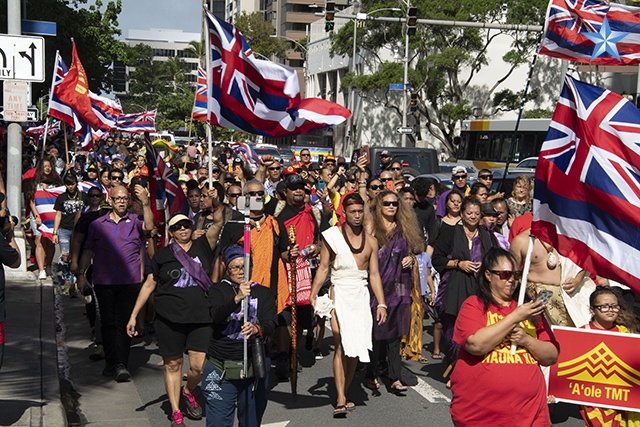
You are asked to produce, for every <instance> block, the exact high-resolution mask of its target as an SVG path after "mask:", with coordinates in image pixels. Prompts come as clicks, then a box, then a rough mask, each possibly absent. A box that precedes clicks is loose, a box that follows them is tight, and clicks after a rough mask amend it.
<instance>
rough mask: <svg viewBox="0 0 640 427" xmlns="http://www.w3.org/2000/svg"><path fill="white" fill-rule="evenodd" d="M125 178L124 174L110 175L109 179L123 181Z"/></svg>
mask: <svg viewBox="0 0 640 427" xmlns="http://www.w3.org/2000/svg"><path fill="white" fill-rule="evenodd" d="M123 178H124V177H122V176H110V177H109V179H110V180H111V181H122V179H123Z"/></svg>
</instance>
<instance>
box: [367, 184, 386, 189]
mask: <svg viewBox="0 0 640 427" xmlns="http://www.w3.org/2000/svg"><path fill="white" fill-rule="evenodd" d="M369 188H370V189H372V190H382V189H384V185H382V184H380V185H372V186H371V187H369Z"/></svg>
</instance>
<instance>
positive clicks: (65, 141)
mask: <svg viewBox="0 0 640 427" xmlns="http://www.w3.org/2000/svg"><path fill="white" fill-rule="evenodd" d="M87 126H88V125H87ZM62 127H63V128H64V158H65V160H66V161H65V162H64V165H65V168H66V166H67V163H69V146H68V143H67V124H66V123H65V122H62Z"/></svg>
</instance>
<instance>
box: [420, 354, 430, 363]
mask: <svg viewBox="0 0 640 427" xmlns="http://www.w3.org/2000/svg"><path fill="white" fill-rule="evenodd" d="M418 362H420V363H422V364H423V365H428V364H429V359H427V358H426V357H424V356H420V357H419V358H418Z"/></svg>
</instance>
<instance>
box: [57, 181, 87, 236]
mask: <svg viewBox="0 0 640 427" xmlns="http://www.w3.org/2000/svg"><path fill="white" fill-rule="evenodd" d="M87 203H88V199H87V195H86V194H85V193H83V192H82V191H80V190H76V194H75V195H74V196H70V195H69V193H67V192H66V191H65V192H64V193H62V194H60V195H59V196H58V197H57V198H56V202H55V204H54V205H53V209H55V210H56V211H58V212H62V219H61V220H60V228H64V229H65V230H73V221H74V219H75V215H76V213H77V212H78V211H81V210H83V209H84V207H85V206H87Z"/></svg>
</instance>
